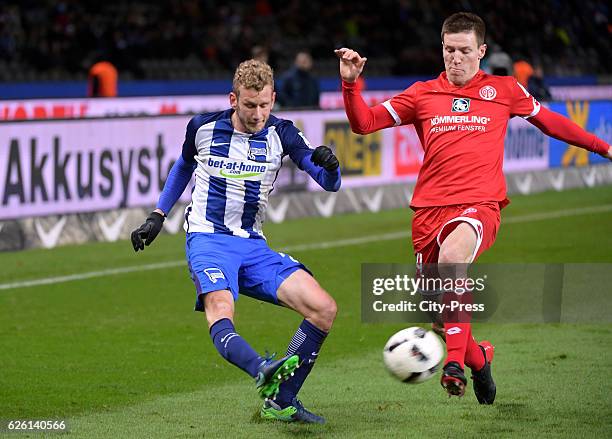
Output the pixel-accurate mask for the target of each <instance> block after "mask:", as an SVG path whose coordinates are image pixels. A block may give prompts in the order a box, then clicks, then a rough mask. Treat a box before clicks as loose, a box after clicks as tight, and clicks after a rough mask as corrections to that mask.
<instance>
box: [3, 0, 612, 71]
mask: <svg viewBox="0 0 612 439" xmlns="http://www.w3.org/2000/svg"><path fill="white" fill-rule="evenodd" d="M459 10H465V11H471V12H475V13H477V14H479V15H480V16H481V17H483V18H484V20H485V22H486V24H487V43H488V44H489V47H490V48H489V51H490V55H493V53H494V52H499V53H503V54H505V55H507V56H509V57H510V59H511V60H512V61H513V62H515V61H518V60H520V59H524V60H526V61H528V62H529V63H530V64H531V65H534V66H537V67H541V68H543V71H544V72H545V73H546V75H554V76H573V75H583V74H603V75H606V74H608V75H609V74H610V73H611V72H612V57H611V56H610V54H611V53H612V43H611V40H612V39H611V32H612V25H611V23H610V20H609V14H610V3H609V2H607V1H596V0H581V1H574V0H568V1H564V0H539V1H524V0H520V1H518V0H515V1H504V0H482V1H476V0H473V1H470V0H463V1H458V2H449V1H442V0H378V1H376V2H369V1H354V0H334V1H319V0H308V1H302V0H254V1H248V2H241V1H214V0H159V1H156V2H145V1H138V0H106V1H103V2H99V1H93V0H64V1H57V0H55V1H52V0H46V1H45V0H3V1H2V2H0V80H2V81H32V80H70V79H72V80H74V79H84V78H85V76H86V74H87V70H88V68H89V67H90V66H91V65H92V64H93V63H94V62H96V61H98V60H100V59H103V58H104V59H107V60H109V61H111V62H112V63H113V64H114V65H115V66H116V67H117V69H118V71H119V75H120V78H122V79H182V80H185V79H217V78H219V79H221V78H222V79H227V78H228V76H230V75H231V74H232V72H233V70H234V68H235V66H236V65H237V64H238V63H239V62H240V61H242V60H244V59H246V58H249V57H251V56H253V55H254V54H255V52H257V51H259V53H264V55H265V56H267V58H268V60H269V62H270V64H272V66H273V67H274V68H275V69H276V71H277V72H278V73H282V72H285V71H287V70H289V69H290V68H291V66H292V65H293V63H294V59H295V55H296V53H298V52H299V51H300V50H306V51H308V52H309V53H310V54H311V55H312V58H313V60H314V62H313V70H312V72H313V74H314V75H316V76H333V75H337V61H336V59H335V58H334V55H333V52H332V50H333V49H334V48H338V47H342V46H347V47H351V48H354V49H356V50H358V51H360V52H361V53H362V54H363V55H365V56H367V57H368V67H367V71H366V74H367V75H370V76H391V75H396V76H404V75H427V76H433V75H435V74H436V73H437V72H439V71H441V70H442V69H443V64H442V57H441V48H440V27H441V25H442V21H443V20H444V18H445V17H447V16H448V15H450V14H451V13H453V12H457V11H459ZM254 50H255V52H254Z"/></svg>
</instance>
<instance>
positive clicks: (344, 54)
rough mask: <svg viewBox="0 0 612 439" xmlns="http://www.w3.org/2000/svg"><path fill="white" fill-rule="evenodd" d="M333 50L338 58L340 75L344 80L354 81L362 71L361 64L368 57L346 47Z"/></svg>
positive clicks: (362, 64)
mask: <svg viewBox="0 0 612 439" xmlns="http://www.w3.org/2000/svg"><path fill="white" fill-rule="evenodd" d="M334 52H335V53H336V56H337V57H338V58H339V59H340V77H341V78H342V79H343V80H345V81H346V82H355V81H356V80H357V78H358V77H359V75H360V74H361V72H362V71H363V66H364V65H365V63H366V61H367V60H368V59H367V58H365V57H361V56H360V55H359V53H357V52H355V51H354V50H352V49H347V48H346V47H343V48H342V49H336V50H334Z"/></svg>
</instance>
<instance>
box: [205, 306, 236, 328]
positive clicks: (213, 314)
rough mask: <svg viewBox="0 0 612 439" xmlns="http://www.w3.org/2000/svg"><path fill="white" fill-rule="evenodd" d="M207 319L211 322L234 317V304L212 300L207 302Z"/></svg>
mask: <svg viewBox="0 0 612 439" xmlns="http://www.w3.org/2000/svg"><path fill="white" fill-rule="evenodd" d="M205 312H206V318H207V320H208V321H209V323H210V322H213V323H214V322H216V321H217V320H221V319H225V318H227V319H231V318H232V317H233V309H232V304H231V303H227V302H226V301H222V300H210V301H207V302H206V308H205Z"/></svg>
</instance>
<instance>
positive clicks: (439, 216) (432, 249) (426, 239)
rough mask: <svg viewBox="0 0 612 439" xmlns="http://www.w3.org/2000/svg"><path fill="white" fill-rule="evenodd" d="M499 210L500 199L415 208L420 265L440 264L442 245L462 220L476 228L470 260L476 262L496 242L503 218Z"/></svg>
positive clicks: (414, 231)
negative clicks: (439, 257) (439, 256)
mask: <svg viewBox="0 0 612 439" xmlns="http://www.w3.org/2000/svg"><path fill="white" fill-rule="evenodd" d="M499 212H500V205H499V203H498V202H497V201H483V202H478V203H468V204H454V205H451V206H441V207H418V208H416V210H415V213H414V217H413V218H412V244H413V246H414V253H415V255H416V256H417V264H432V263H437V262H438V255H439V254H440V245H441V244H442V242H443V241H444V239H446V237H447V236H448V235H449V234H450V233H451V232H452V231H453V230H455V228H456V227H457V226H458V225H459V224H461V223H462V222H465V223H468V224H470V225H471V226H472V227H473V228H474V230H475V231H476V235H477V241H476V249H475V250H474V254H473V255H472V259H471V261H470V262H474V261H475V260H476V259H477V258H478V256H480V254H481V253H482V252H484V251H485V250H487V249H488V248H489V247H491V246H492V245H493V243H494V242H495V237H496V235H497V231H498V230H499V223H500V220H501V217H500V213H499Z"/></svg>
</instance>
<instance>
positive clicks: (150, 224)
mask: <svg viewBox="0 0 612 439" xmlns="http://www.w3.org/2000/svg"><path fill="white" fill-rule="evenodd" d="M163 224H164V216H163V215H162V214H160V213H159V212H151V214H150V215H149V216H148V217H147V219H146V221H145V222H144V224H142V225H141V226H140V227H138V228H137V229H136V230H134V231H133V232H132V245H133V246H134V251H136V252H137V251H138V250H144V246H145V245H150V244H151V243H152V242H153V240H154V239H155V238H156V237H157V235H159V232H161V229H162V225H163ZM143 240H144V241H143Z"/></svg>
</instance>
